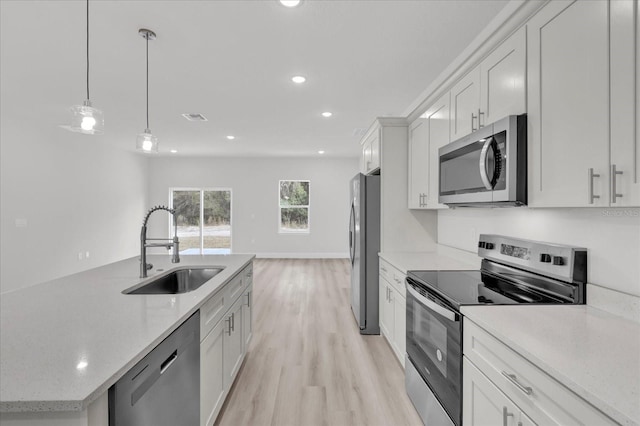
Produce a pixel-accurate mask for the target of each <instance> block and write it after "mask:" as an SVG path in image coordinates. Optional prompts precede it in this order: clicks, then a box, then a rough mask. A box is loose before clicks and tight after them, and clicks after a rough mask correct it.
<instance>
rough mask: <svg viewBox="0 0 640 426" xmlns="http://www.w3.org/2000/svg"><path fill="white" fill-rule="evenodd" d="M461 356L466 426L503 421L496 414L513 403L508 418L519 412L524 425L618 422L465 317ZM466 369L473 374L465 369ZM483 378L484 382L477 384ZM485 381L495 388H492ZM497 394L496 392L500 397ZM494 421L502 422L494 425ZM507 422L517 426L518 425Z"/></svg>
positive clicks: (512, 418)
mask: <svg viewBox="0 0 640 426" xmlns="http://www.w3.org/2000/svg"><path fill="white" fill-rule="evenodd" d="M523 332H525V331H523ZM462 352H463V354H464V358H465V362H466V363H465V369H464V371H463V410H462V415H463V419H464V421H463V423H464V424H465V425H481V424H502V417H496V415H499V414H501V413H502V410H503V408H502V407H503V406H505V405H506V403H507V402H512V404H513V406H507V409H508V412H509V413H513V416H507V417H508V420H509V421H513V420H514V419H517V418H518V417H521V416H519V415H518V412H522V413H524V414H526V416H527V418H525V420H524V421H522V420H521V421H522V423H523V424H527V423H526V421H529V422H533V424H539V425H562V426H570V425H603V426H604V425H613V424H616V423H615V422H614V421H613V420H612V419H610V418H609V417H608V416H606V415H604V414H603V413H602V412H601V411H599V410H598V409H596V408H595V407H594V406H592V405H591V404H589V403H588V402H587V401H585V400H584V399H582V398H581V397H580V396H578V395H577V394H575V393H573V392H572V391H571V390H569V389H568V388H566V387H565V386H563V385H562V384H560V383H559V382H557V381H556V380H555V379H554V378H553V377H551V376H550V375H548V374H547V373H546V372H544V371H542V370H541V369H539V368H538V367H536V366H535V365H534V364H532V363H531V362H529V361H528V360H527V359H525V358H524V357H522V356H521V355H519V354H518V353H517V352H515V351H513V350H512V349H511V348H509V347H508V346H507V345H505V344H504V343H502V342H501V341H500V340H498V339H496V338H495V337H493V336H492V335H491V334H489V333H488V332H487V331H485V330H484V329H483V328H481V327H479V326H478V325H476V324H475V323H474V322H472V321H470V320H468V319H467V318H465V319H464V333H463V350H462ZM467 364H469V365H467ZM470 365H473V366H475V367H476V368H477V370H476V371H475V372H474V370H473V369H469V368H468V367H469V366H470ZM469 371H470V372H471V373H470V376H469V377H467V374H468V373H469ZM482 376H485V378H486V380H481V378H482ZM487 382H489V384H492V385H495V388H496V389H491V388H490V386H488V385H487ZM496 392H500V393H501V394H502V395H501V397H498V395H497V394H496ZM486 398H489V399H488V400H487V399H486ZM496 418H497V419H499V420H500V422H498V423H493V420H494V419H496ZM471 420H472V421H471ZM507 424H513V425H516V424H517V422H516V423H507Z"/></svg>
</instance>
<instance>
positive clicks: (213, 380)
mask: <svg viewBox="0 0 640 426" xmlns="http://www.w3.org/2000/svg"><path fill="white" fill-rule="evenodd" d="M225 326H226V324H225V322H224V321H220V322H218V324H217V325H216V326H215V327H214V328H213V330H211V331H210V332H209V334H208V335H207V337H205V338H204V340H203V341H202V343H200V424H202V425H212V424H213V422H214V421H215V419H216V417H217V415H218V412H220V408H222V403H223V402H224V397H225V396H226V391H225V386H224V379H223V373H222V362H223V339H224V332H225Z"/></svg>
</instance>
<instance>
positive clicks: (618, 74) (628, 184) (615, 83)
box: [609, 0, 640, 207]
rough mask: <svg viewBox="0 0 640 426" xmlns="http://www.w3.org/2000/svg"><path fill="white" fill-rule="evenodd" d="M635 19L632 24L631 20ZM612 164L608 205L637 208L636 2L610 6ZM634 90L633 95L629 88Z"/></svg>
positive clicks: (639, 89) (616, 1)
mask: <svg viewBox="0 0 640 426" xmlns="http://www.w3.org/2000/svg"><path fill="white" fill-rule="evenodd" d="M634 16H635V20H634ZM610 17H611V18H610V19H611V26H610V37H611V39H610V49H611V53H610V60H611V68H610V72H611V85H610V87H611V115H610V117H611V126H610V129H611V147H610V155H611V164H610V165H609V188H610V189H609V203H610V205H611V206H612V207H615V206H640V149H639V148H640V147H639V146H638V139H639V138H640V104H639V102H640V81H638V74H640V55H639V54H638V48H640V30H639V29H638V26H639V25H640V8H639V7H638V1H637V0H635V1H634V0H613V1H612V2H611V6H610ZM633 87H635V92H634V91H633V90H632V88H633Z"/></svg>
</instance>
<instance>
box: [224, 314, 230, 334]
mask: <svg viewBox="0 0 640 426" xmlns="http://www.w3.org/2000/svg"><path fill="white" fill-rule="evenodd" d="M225 321H227V322H228V323H229V330H228V331H227V333H228V334H229V336H231V317H229V318H227V319H226V320H225Z"/></svg>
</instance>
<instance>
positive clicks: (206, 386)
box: [200, 264, 253, 426]
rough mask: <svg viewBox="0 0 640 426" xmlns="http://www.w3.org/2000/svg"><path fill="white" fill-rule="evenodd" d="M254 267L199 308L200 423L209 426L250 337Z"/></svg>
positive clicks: (218, 410)
mask: <svg viewBox="0 0 640 426" xmlns="http://www.w3.org/2000/svg"><path fill="white" fill-rule="evenodd" d="M252 309H253V265H252V264H249V266H247V267H245V268H244V269H243V270H242V271H241V272H240V273H239V274H237V275H236V276H234V277H233V278H232V279H231V280H230V281H229V282H228V283H227V284H225V286H224V288H222V289H220V291H218V293H216V294H214V295H213V296H212V297H211V298H209V300H207V301H206V302H205V303H204V304H203V305H202V307H201V308H200V337H201V342H200V424H201V425H203V426H211V425H213V423H214V422H215V420H216V417H217V416H218V413H219V412H220V409H221V407H222V404H223V403H224V401H225V398H226V397H227V395H228V394H229V390H230V389H231V386H232V384H233V381H234V380H235V378H236V376H237V374H238V371H239V370H240V367H241V366H242V362H243V361H244V358H245V355H246V351H247V347H248V344H249V342H250V340H251V335H252V322H253V321H252Z"/></svg>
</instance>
